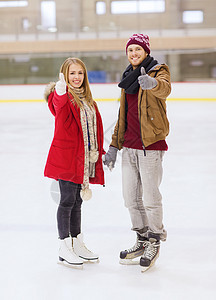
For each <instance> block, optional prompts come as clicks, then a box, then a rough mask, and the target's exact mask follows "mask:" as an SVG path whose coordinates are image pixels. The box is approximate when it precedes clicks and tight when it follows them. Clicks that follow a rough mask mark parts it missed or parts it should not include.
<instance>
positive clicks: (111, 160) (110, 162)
mask: <svg viewBox="0 0 216 300" xmlns="http://www.w3.org/2000/svg"><path fill="white" fill-rule="evenodd" d="M117 151H118V149H117V148H115V147H112V146H109V150H108V151H107V153H106V154H105V155H104V156H103V163H104V165H105V166H107V167H108V168H109V170H110V171H112V169H113V168H114V167H115V162H116V156H117Z"/></svg>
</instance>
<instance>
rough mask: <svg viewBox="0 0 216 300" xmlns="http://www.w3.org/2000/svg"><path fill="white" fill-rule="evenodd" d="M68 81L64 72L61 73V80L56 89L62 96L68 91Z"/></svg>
mask: <svg viewBox="0 0 216 300" xmlns="http://www.w3.org/2000/svg"><path fill="white" fill-rule="evenodd" d="M66 86H67V84H66V81H65V78H64V74H63V73H59V81H57V82H56V86H55V90H56V93H57V94H58V95H59V96H62V95H64V94H65V93H66Z"/></svg>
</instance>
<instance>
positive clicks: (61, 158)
mask: <svg viewBox="0 0 216 300" xmlns="http://www.w3.org/2000/svg"><path fill="white" fill-rule="evenodd" d="M71 99H73V98H72V95H71V94H68V93H66V94H64V95H62V96H59V95H57V93H56V92H55V91H54V92H52V93H51V94H50V95H49V97H48V106H49V109H50V111H51V112H52V114H53V115H54V116H55V131H54V137H53V141H52V144H51V147H50V150H49V154H48V158H47V162H46V166H45V170H44V175H45V176H46V177H49V178H54V179H56V180H58V179H62V180H66V181H72V182H74V183H79V184H82V183H83V175H84V141H83V132H82V127H81V122H80V109H79V107H78V106H77V105H76V104H75V103H72V102H71ZM94 106H95V110H96V117H97V142H98V151H99V158H98V161H97V162H96V164H95V177H94V178H89V182H90V183H93V184H104V171H103V164H102V154H104V153H105V152H104V150H103V124H102V119H101V116H100V113H99V111H98V108H97V105H96V103H94Z"/></svg>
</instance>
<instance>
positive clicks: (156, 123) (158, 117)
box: [147, 107, 169, 135]
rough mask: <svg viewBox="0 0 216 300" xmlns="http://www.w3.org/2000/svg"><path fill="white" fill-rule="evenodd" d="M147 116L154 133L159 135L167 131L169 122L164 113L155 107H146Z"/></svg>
mask: <svg viewBox="0 0 216 300" xmlns="http://www.w3.org/2000/svg"><path fill="white" fill-rule="evenodd" d="M147 118H148V121H149V124H150V126H151V127H152V129H153V131H154V133H155V134H156V135H159V134H161V133H163V134H165V135H167V134H168V132H169V123H168V120H167V117H166V115H165V114H162V112H161V111H160V110H159V109H157V108H152V107H148V109H147Z"/></svg>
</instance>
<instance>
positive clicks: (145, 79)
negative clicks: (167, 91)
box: [138, 67, 157, 90]
mask: <svg viewBox="0 0 216 300" xmlns="http://www.w3.org/2000/svg"><path fill="white" fill-rule="evenodd" d="M138 82H139V85H140V86H141V88H142V89H143V90H151V89H153V88H154V87H156V85H157V80H156V79H155V78H152V77H150V76H149V75H147V74H146V71H145V69H144V68H143V67H141V75H140V76H139V77H138Z"/></svg>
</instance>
